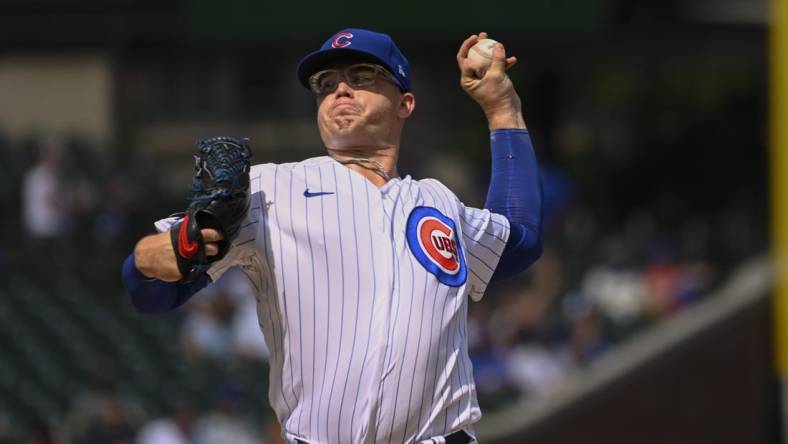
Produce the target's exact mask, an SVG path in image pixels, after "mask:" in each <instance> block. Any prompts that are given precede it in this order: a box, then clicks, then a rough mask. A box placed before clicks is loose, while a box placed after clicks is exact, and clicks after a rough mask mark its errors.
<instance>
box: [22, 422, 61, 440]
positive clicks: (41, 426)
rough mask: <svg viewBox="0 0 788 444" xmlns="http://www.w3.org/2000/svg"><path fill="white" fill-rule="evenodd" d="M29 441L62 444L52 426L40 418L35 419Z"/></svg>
mask: <svg viewBox="0 0 788 444" xmlns="http://www.w3.org/2000/svg"><path fill="white" fill-rule="evenodd" d="M27 442H28V443H29V444H60V443H59V442H58V441H57V440H55V437H54V436H53V434H52V430H51V429H50V427H49V426H48V425H47V424H46V423H44V422H43V421H42V420H41V419H38V418H36V419H35V420H34V421H33V424H32V426H31V428H30V433H29V434H28V438H27Z"/></svg>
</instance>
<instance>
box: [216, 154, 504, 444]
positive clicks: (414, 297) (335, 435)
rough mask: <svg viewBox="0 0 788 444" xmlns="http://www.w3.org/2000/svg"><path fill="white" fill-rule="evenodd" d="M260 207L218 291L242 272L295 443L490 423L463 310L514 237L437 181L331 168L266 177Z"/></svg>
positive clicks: (257, 191) (393, 436) (254, 178)
mask: <svg viewBox="0 0 788 444" xmlns="http://www.w3.org/2000/svg"><path fill="white" fill-rule="evenodd" d="M250 179H251V191H252V193H253V196H252V204H251V208H250V211H249V215H248V216H247V219H248V220H247V221H246V222H245V223H244V227H243V229H242V230H241V233H240V234H239V236H238V238H237V239H236V240H235V242H234V243H233V244H234V245H233V248H231V250H230V253H228V256H227V257H225V258H224V259H223V260H222V261H220V262H217V263H216V264H215V265H214V266H213V267H212V268H211V269H210V271H209V273H210V275H211V277H212V278H213V279H214V280H216V279H217V278H218V277H219V276H220V275H221V274H222V273H223V272H224V271H225V270H226V269H227V268H229V267H230V266H234V265H237V266H240V267H241V268H242V269H243V270H244V272H245V273H246V274H247V276H249V278H250V279H251V281H252V283H253V285H254V286H255V289H256V293H257V306H258V309H257V312H258V316H259V320H260V325H261V328H262V330H263V333H264V335H265V339H266V341H267V344H268V348H269V350H270V351H271V358H270V365H271V373H270V378H271V381H270V390H269V398H270V402H271V405H272V407H273V409H274V410H275V412H276V415H277V417H278V419H279V421H280V422H281V424H282V426H283V428H284V434H285V437H286V439H287V440H288V441H290V442H292V441H294V440H295V439H296V438H298V439H301V440H304V441H306V442H309V443H402V442H407V443H411V442H416V443H418V442H420V441H422V440H426V439H429V438H431V437H436V436H445V435H447V434H449V433H451V432H454V431H457V430H460V429H463V430H465V431H466V432H469V434H471V435H473V434H474V432H473V429H472V424H473V423H474V422H476V421H477V420H478V419H479V418H480V417H481V413H480V411H479V407H478V403H477V401H476V392H475V386H474V382H473V372H472V369H471V362H470V360H469V358H468V349H467V326H466V321H467V308H468V305H467V301H468V298H469V297H470V298H472V299H474V300H479V299H481V297H482V295H483V293H484V290H485V288H486V286H487V282H488V281H489V280H490V277H491V275H492V273H493V270H494V269H495V267H496V265H497V264H498V260H499V258H500V255H501V252H502V251H503V248H504V246H505V244H506V239H507V238H508V236H509V225H508V221H507V219H506V218H505V217H503V216H501V215H498V214H492V213H490V212H489V211H487V210H479V209H474V208H467V207H465V206H464V205H463V204H462V203H461V202H460V201H459V200H458V199H457V197H456V196H455V195H454V194H453V193H452V192H451V191H449V190H448V189H447V188H446V187H445V186H444V185H443V184H441V183H440V182H438V181H436V180H432V179H426V180H420V181H417V180H413V179H411V178H410V176H406V177H405V178H404V179H400V178H396V179H392V180H391V181H389V182H388V183H387V184H386V185H385V186H384V187H383V188H378V187H376V186H375V185H373V184H372V183H371V182H369V181H368V180H367V179H366V178H364V177H363V176H362V175H360V174H358V173H356V172H354V171H352V170H350V169H349V168H347V167H345V166H344V165H342V164H340V163H338V162H336V161H335V160H334V159H332V158H330V157H325V156H324V157H317V158H313V159H308V160H305V161H303V162H299V163H289V164H280V165H275V164H264V165H256V166H254V167H253V168H252V170H251V172H250Z"/></svg>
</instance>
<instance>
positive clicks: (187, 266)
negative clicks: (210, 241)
mask: <svg viewBox="0 0 788 444" xmlns="http://www.w3.org/2000/svg"><path fill="white" fill-rule="evenodd" d="M197 151H198V152H197V155H196V156H194V181H193V182H192V193H193V194H192V197H191V203H190V204H189V207H188V208H187V209H186V212H185V213H183V219H181V221H180V222H178V223H176V224H175V225H173V226H172V228H171V229H170V238H171V240H172V247H173V250H175V257H176V259H177V261H178V269H179V270H180V272H181V276H182V278H181V280H180V281H179V282H181V283H188V282H192V281H193V280H195V279H197V278H198V277H200V276H202V275H203V274H204V273H205V272H206V270H207V269H208V267H209V266H210V265H211V263H213V262H216V261H218V260H220V259H221V258H223V257H224V256H225V255H226V254H227V251H228V250H229V249H230V244H231V243H232V241H233V239H235V237H236V236H238V232H239V230H240V228H241V222H242V221H243V219H244V217H246V213H247V211H248V210H249V168H250V159H251V155H252V153H251V150H250V149H249V145H248V140H247V139H243V140H238V139H235V138H233V137H213V138H210V139H206V140H201V141H199V142H197ZM203 228H213V229H215V230H217V231H219V232H221V233H222V235H223V236H224V239H223V240H221V241H219V244H218V245H219V253H218V254H216V255H215V256H211V257H208V256H207V255H206V253H205V240H204V239H203V236H202V233H201V231H200V230H202V229H203Z"/></svg>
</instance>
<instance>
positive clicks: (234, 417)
mask: <svg viewBox="0 0 788 444" xmlns="http://www.w3.org/2000/svg"><path fill="white" fill-rule="evenodd" d="M242 401H243V399H242V393H241V389H240V388H238V387H235V386H233V385H229V384H227V385H224V386H222V387H221V388H220V390H219V393H218V395H217V399H216V402H215V405H214V408H213V409H212V410H211V411H209V412H207V413H206V414H204V415H203V416H201V417H200V418H199V419H198V420H197V423H196V425H195V428H194V430H195V434H194V436H195V443H196V444H260V443H263V440H262V437H260V436H259V435H258V434H256V433H254V432H253V429H252V428H251V427H249V426H248V425H247V424H246V423H245V422H244V421H243V419H242V418H241V417H240V414H239V413H240V407H241V405H242Z"/></svg>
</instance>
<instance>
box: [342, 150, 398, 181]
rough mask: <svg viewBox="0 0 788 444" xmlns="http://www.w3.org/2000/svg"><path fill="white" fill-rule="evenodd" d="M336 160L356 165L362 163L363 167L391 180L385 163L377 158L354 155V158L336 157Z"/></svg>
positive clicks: (343, 163) (344, 163)
mask: <svg viewBox="0 0 788 444" xmlns="http://www.w3.org/2000/svg"><path fill="white" fill-rule="evenodd" d="M332 157H333V156H332ZM334 160H336V161H337V162H339V163H341V164H342V165H347V164H349V163H352V164H356V165H361V166H362V167H364V168H366V169H369V170H372V171H374V172H376V173H378V174H380V175H381V177H383V178H384V179H386V182H388V181H389V180H391V176H389V175H388V173H386V170H385V169H384V168H383V165H381V164H380V162H378V161H377V160H374V159H365V158H363V157H353V158H350V159H345V160H341V159H337V158H336V157H334Z"/></svg>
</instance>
